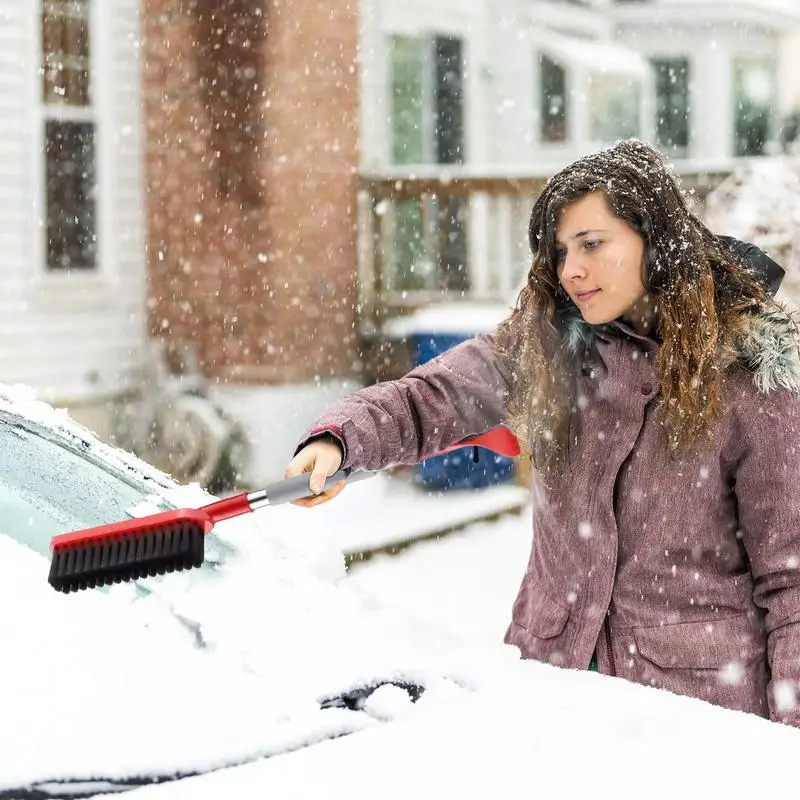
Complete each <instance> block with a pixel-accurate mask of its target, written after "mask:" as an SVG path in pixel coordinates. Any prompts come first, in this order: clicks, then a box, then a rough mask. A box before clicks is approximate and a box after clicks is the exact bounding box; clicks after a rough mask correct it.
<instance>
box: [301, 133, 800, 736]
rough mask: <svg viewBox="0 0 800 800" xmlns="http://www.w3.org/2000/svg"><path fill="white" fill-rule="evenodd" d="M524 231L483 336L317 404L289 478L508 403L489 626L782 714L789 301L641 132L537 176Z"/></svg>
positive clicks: (414, 450)
mask: <svg viewBox="0 0 800 800" xmlns="http://www.w3.org/2000/svg"><path fill="white" fill-rule="evenodd" d="M530 243H531V249H532V254H533V263H532V267H531V269H530V273H529V276H528V282H527V285H526V287H525V288H524V289H523V291H522V293H521V294H520V297H519V300H518V303H517V306H516V308H515V310H514V311H513V313H512V314H511V316H510V317H509V318H508V319H507V320H506V321H505V322H504V323H503V324H502V325H501V326H500V328H499V330H498V332H497V335H496V337H491V336H479V337H476V338H475V339H472V340H470V341H468V342H466V343H464V344H462V345H460V346H458V347H456V348H454V349H452V350H450V351H448V352H447V353H445V354H443V355H442V356H440V357H439V358H438V359H435V360H434V361H431V362H428V363H427V364H425V365H424V366H422V367H419V368H417V369H415V370H414V371H412V372H411V373H409V374H408V375H407V376H405V377H404V378H402V379H400V380H397V381H392V382H388V383H384V384H379V385H377V386H373V387H369V388H366V389H363V390H361V391H358V392H356V393H355V394H353V395H351V396H349V397H347V398H345V399H343V400H341V401H340V402H338V403H336V404H335V405H334V406H333V407H332V408H330V409H329V410H328V412H327V413H325V414H324V415H323V416H322V418H321V419H320V420H319V421H318V422H317V423H316V425H315V426H314V427H313V428H312V429H311V431H310V432H309V433H308V435H307V436H306V437H305V438H304V441H303V444H302V446H301V448H300V449H299V452H298V453H297V455H296V457H295V458H294V460H293V461H292V463H291V464H290V465H289V468H288V470H287V474H288V475H294V474H299V473H301V472H304V471H311V472H312V476H311V479H310V480H311V485H312V489H314V488H315V487H316V489H318V488H319V482H320V481H321V480H322V479H323V478H324V476H326V475H330V474H332V473H333V472H334V471H335V470H336V469H337V467H339V465H340V463H343V464H344V466H346V467H353V468H355V469H379V468H381V467H384V466H386V465H388V464H395V463H408V464H411V463H415V462H417V461H419V460H420V459H422V458H424V457H426V456H427V455H429V454H431V453H433V452H435V451H438V450H441V449H443V448H445V447H447V446H449V445H451V444H453V443H455V442H458V441H460V440H462V439H465V438H467V437H470V436H472V435H475V434H478V433H481V432H483V431H485V430H487V429H489V428H491V427H493V426H495V425H497V424H499V423H508V424H510V425H511V426H512V428H513V429H514V431H515V432H516V433H517V435H518V437H519V438H520V439H521V440H522V441H525V442H527V443H528V444H529V446H530V451H531V453H532V459H533V464H534V474H535V476H536V477H537V479H538V481H539V482H540V483H541V485H542V487H543V488H544V491H545V496H546V501H545V502H544V503H543V504H541V507H540V508H537V511H536V518H535V529H536V546H535V547H534V548H533V549H532V552H531V557H530V561H529V564H528V567H527V570H526V572H525V576H524V578H523V581H522V585H521V587H520V590H519V595H518V597H517V600H516V602H515V604H514V608H513V612H512V620H511V624H510V626H509V629H508V632H507V634H506V641H507V642H509V643H512V644H514V645H516V646H517V647H518V648H519V650H520V652H521V654H522V656H523V657H525V658H534V659H539V660H542V661H547V662H550V663H552V664H556V665H560V666H565V667H570V668H578V669H585V668H587V667H589V666H590V665H596V668H597V669H598V670H599V671H600V672H602V673H606V674H610V675H618V676H621V677H624V678H628V679H630V680H632V681H635V682H638V683H643V684H646V685H651V686H657V687H662V688H666V689H669V690H671V691H674V692H677V693H680V694H686V695H691V696H694V697H698V698H702V699H704V700H708V701H710V702H712V703H716V704H718V705H721V706H725V707H728V708H734V709H740V710H743V711H748V712H752V713H754V714H759V715H761V716H769V717H771V718H773V719H776V720H781V721H783V722H787V723H790V724H800V708H798V707H796V703H795V701H796V696H797V692H798V689H800V684H799V683H798V681H800V656H799V655H798V654H800V489H798V483H799V481H798V478H800V436H799V435H800V396H799V395H798V390H799V389H800V350H799V348H798V343H799V342H800V338H799V336H798V330H797V327H796V325H795V323H794V321H793V320H792V318H791V316H790V315H789V313H788V312H786V311H785V310H783V309H782V308H781V307H780V306H779V305H778V304H777V303H776V302H775V301H773V300H772V299H771V298H770V294H769V292H768V291H767V288H766V282H765V281H764V280H762V277H763V276H762V275H760V274H759V273H758V271H757V270H755V269H754V268H753V267H752V266H751V265H745V263H744V262H743V261H741V260H740V258H739V256H738V255H737V254H736V253H735V252H734V250H733V249H732V248H731V246H730V242H729V241H725V240H723V239H722V238H720V237H716V236H714V235H713V234H712V233H711V232H710V231H709V230H708V229H707V228H706V227H705V226H704V225H703V224H702V222H700V221H699V219H697V217H695V216H694V215H693V214H692V212H691V211H690V210H689V209H688V207H687V204H686V201H685V199H684V197H683V195H682V193H681V191H680V189H679V186H678V184H677V183H676V180H675V178H674V177H673V175H672V174H671V172H670V171H669V170H668V168H667V167H666V165H665V164H664V162H663V160H662V158H661V156H660V155H659V154H658V153H657V152H656V151H655V150H653V149H652V148H650V147H649V146H647V145H645V144H643V143H641V142H637V141H626V142H622V143H620V144H618V145H616V146H615V147H613V148H609V149H607V150H604V151H601V152H599V153H596V154H593V155H590V156H588V157H586V158H583V159H581V160H579V161H577V162H576V163H574V164H572V165H570V166H569V167H567V168H566V169H564V170H563V171H562V172H560V173H559V174H558V175H556V176H555V177H553V178H552V179H551V180H550V181H549V182H548V184H547V186H546V187H545V189H544V191H543V193H542V194H541V196H540V197H539V198H538V200H537V201H536V204H535V205H534V208H533V212H532V216H531V224H530ZM340 489H341V485H340V486H339V487H337V488H335V489H333V490H331V491H329V492H327V493H326V494H322V495H319V496H317V497H315V498H313V499H309V500H306V501H303V503H304V504H305V505H315V504H317V503H319V502H324V501H326V500H328V499H330V498H331V497H333V496H335V494H336V493H337V492H338V491H339V490H340Z"/></svg>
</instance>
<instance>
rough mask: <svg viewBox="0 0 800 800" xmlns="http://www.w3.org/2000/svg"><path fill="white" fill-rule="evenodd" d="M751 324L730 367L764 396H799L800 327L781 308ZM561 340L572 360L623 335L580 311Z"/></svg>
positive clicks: (763, 312) (767, 309)
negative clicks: (789, 393)
mask: <svg viewBox="0 0 800 800" xmlns="http://www.w3.org/2000/svg"><path fill="white" fill-rule="evenodd" d="M749 317H750V320H749V324H748V325H746V326H745V328H744V331H743V333H742V335H741V336H740V338H739V340H738V342H737V343H736V345H735V347H734V348H733V352H731V354H730V364H734V363H738V364H740V365H741V366H742V367H744V368H745V369H746V370H748V371H749V372H751V373H752V374H753V381H754V383H755V385H756V387H757V388H758V390H759V391H760V392H762V393H764V394H768V393H769V392H773V391H775V390H777V389H788V390H790V391H793V392H800V324H798V321H797V319H796V317H795V316H794V315H793V314H792V313H791V312H790V311H789V310H787V309H785V308H783V307H781V306H780V305H777V304H776V305H769V306H763V307H762V308H760V309H759V310H758V311H756V312H750V313H749ZM561 324H562V330H563V334H562V340H563V342H564V348H565V350H566V352H567V353H568V354H570V355H572V356H576V357H577V356H578V355H580V354H581V353H584V352H586V351H589V350H591V349H592V348H593V345H594V344H595V342H596V341H597V339H598V338H607V337H608V336H609V335H623V334H621V331H620V329H616V330H615V326H614V325H613V324H609V325H599V326H593V325H590V324H589V323H588V322H586V321H585V320H584V319H583V317H582V316H581V314H580V312H579V311H578V309H577V308H575V309H570V312H569V313H567V314H564V315H563V316H562V318H561Z"/></svg>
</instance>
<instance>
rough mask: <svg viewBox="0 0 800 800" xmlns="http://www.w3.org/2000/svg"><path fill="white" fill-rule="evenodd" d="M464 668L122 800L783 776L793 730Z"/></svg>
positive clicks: (531, 790)
mask: <svg viewBox="0 0 800 800" xmlns="http://www.w3.org/2000/svg"><path fill="white" fill-rule="evenodd" d="M471 672H472V676H473V679H474V680H475V681H476V683H475V690H474V691H471V692H463V691H458V690H455V689H453V688H452V687H450V688H449V689H448V688H447V687H445V686H443V685H442V686H440V687H439V688H438V689H432V690H430V691H428V692H426V693H425V695H424V696H423V697H422V698H421V699H420V701H419V703H418V704H417V705H416V707H415V708H414V711H413V713H410V714H406V715H404V716H402V717H400V718H398V719H397V720H396V721H395V722H394V723H393V724H392V725H387V726H376V727H374V728H372V729H369V730H365V731H362V732H358V733H356V734H354V735H353V736H349V737H346V738H341V739H338V740H335V741H327V742H323V743H321V744H319V745H317V746H315V747H312V748H307V749H304V750H298V751H296V752H294V753H290V754H288V755H286V756H283V757H281V758H277V759H270V760H267V761H261V762H257V763H253V764H249V765H245V766H242V767H237V768H232V769H224V770H220V771H218V772H216V773H214V774H212V775H206V776H201V777H198V778H190V779H188V780H186V781H180V782H177V783H173V784H170V785H166V786H153V787H147V788H142V789H138V790H136V791H134V792H132V793H131V795H130V800H216V798H220V797H237V798H250V797H280V798H281V800H306V798H315V797H326V798H345V797H346V798H347V800H372V798H375V797H380V798H382V800H407V798H410V797H411V798H426V800H427V798H440V797H447V798H453V800H473V799H474V798H487V797H497V798H525V797H530V798H545V797H559V798H569V799H570V800H572V798H576V799H577V798H581V799H582V798H603V800H605V798H609V799H610V798H618V797H620V796H625V795H627V794H634V795H637V794H642V793H643V794H644V795H645V796H646V797H648V798H664V799H665V800H667V799H668V800H675V798H678V797H680V798H687V799H690V800H708V798H717V797H720V798H722V797H724V798H728V799H730V800H738V799H740V798H741V800H751V798H753V797H768V796H773V797H779V796H783V795H784V794H785V793H786V791H787V788H788V787H790V786H792V785H793V784H792V782H793V777H792V773H791V767H790V765H792V764H794V763H795V761H796V754H797V748H798V746H800V731H798V730H796V729H794V728H789V727H787V726H784V725H779V724H776V723H772V722H768V721H767V720H764V719H761V718H759V717H755V716H753V715H750V714H744V713H740V712H735V711H729V710H726V709H722V708H718V707H716V706H712V705H710V704H707V703H703V702H700V701H698V700H694V699H690V698H686V697H678V696H676V695H672V694H670V693H668V692H664V691H660V690H656V689H649V688H647V687H644V686H639V685H635V684H632V683H628V682H626V681H623V680H619V679H618V678H609V677H606V676H603V675H598V674H596V673H592V672H576V671H574V670H564V669H560V668H557V667H551V666H549V665H544V664H539V663H536V662H532V661H528V662H523V661H517V662H515V663H514V664H510V665H504V668H503V669H502V670H501V669H500V668H499V665H497V664H487V663H483V664H480V663H476V664H473V665H472V667H471ZM742 759H744V760H745V761H743V760H742ZM748 765H749V766H748Z"/></svg>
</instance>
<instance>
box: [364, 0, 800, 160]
mask: <svg viewBox="0 0 800 800" xmlns="http://www.w3.org/2000/svg"><path fill="white" fill-rule="evenodd" d="M361 7H362V53H363V58H364V60H363V65H362V77H363V109H364V116H363V120H362V142H363V147H362V164H363V167H364V168H365V169H366V170H373V169H376V168H382V167H385V166H387V165H389V164H409V163H426V162H427V163H431V162H437V161H438V162H440V163H441V162H445V163H446V162H447V161H451V160H456V161H463V162H466V163H472V164H506V165H512V164H513V165H515V166H516V167H517V169H519V168H520V167H524V165H529V166H542V165H544V166H545V167H546V166H547V165H549V166H551V167H552V165H553V164H557V163H563V162H566V161H569V160H571V159H572V158H574V157H577V156H578V155H580V154H581V153H583V152H586V151H588V150H591V149H594V148H595V147H597V146H598V145H602V144H604V143H606V142H609V141H614V140H615V139H618V138H621V137H624V136H626V135H637V136H639V137H641V138H644V139H648V140H651V141H653V142H655V143H656V144H658V145H659V146H661V147H662V148H663V149H664V150H666V151H667V152H669V153H670V154H671V155H672V156H675V157H691V158H697V159H704V160H708V159H718V160H719V159H723V160H724V159H728V158H730V157H734V156H745V155H753V154H758V153H761V152H763V151H764V149H765V140H766V145H767V147H766V149H767V150H768V149H769V147H768V145H769V141H770V140H771V139H774V138H775V137H776V134H777V125H778V122H779V118H780V114H779V112H780V110H781V108H780V105H781V104H782V105H784V106H785V105H786V104H787V103H788V102H789V99H788V98H790V97H791V96H792V87H795V88H794V91H795V92H796V91H797V89H796V87H797V84H796V75H795V74H794V73H793V71H792V69H791V66H788V67H787V64H790V63H791V59H792V57H794V58H796V57H797V55H796V53H794V52H793V51H792V49H791V47H790V46H786V44H787V43H789V42H791V41H793V40H792V38H791V37H792V34H793V33H796V32H797V31H800V4H799V3H797V2H796V0H738V2H735V3H734V2H728V0H617V2H612V0H571V1H568V0H506V2H503V3H501V4H498V3H493V2H490V1H489V0H484V2H476V1H475V0H469V1H467V0H446V1H444V2H439V3H436V4H430V3H427V2H424V0H406V1H405V2H403V3H397V2H392V0H362V3H361ZM794 41H795V42H796V41H797V40H796V39H794ZM781 54H783V56H784V57H783V60H782V58H781ZM459 56H460V57H461V58H462V59H463V61H462V67H461V71H460V72H458V73H457V74H455V75H454V74H453V70H452V67H450V66H448V63H450V64H453V63H456V62H457V61H458V57H459ZM448 59H449V61H448ZM787 59H788V61H787ZM444 76H448V77H447V81H449V83H450V85H449V86H445V84H444V82H443V81H444ZM793 81H794V82H793ZM453 84H455V86H453ZM795 96H796V95H795ZM437 104H438V106H437ZM437 112H438V118H439V119H444V122H445V127H446V128H449V129H450V133H449V137H450V138H449V140H448V141H446V142H443V141H439V140H441V139H442V133H441V131H438V132H437V128H436V125H435V124H434V120H435V119H436V118H437ZM454 121H455V122H456V123H457V124H455V125H454V124H453V123H454ZM437 136H438V137H439V140H437ZM456 139H457V140H458V141H456ZM442 145H443V146H444V149H443V150H442V149H441V148H442ZM437 147H439V149H440V150H441V152H439V151H437ZM454 154H457V156H456V157H454Z"/></svg>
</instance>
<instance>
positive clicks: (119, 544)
mask: <svg viewBox="0 0 800 800" xmlns="http://www.w3.org/2000/svg"><path fill="white" fill-rule="evenodd" d="M205 538H206V537H205V532H204V530H203V527H202V526H201V525H200V524H199V523H196V522H192V521H185V522H175V523H173V524H171V525H164V526H161V527H159V528H157V529H155V530H153V529H149V530H148V529H146V530H143V531H139V532H137V533H134V534H124V535H122V536H113V537H105V538H102V539H96V540H94V541H93V540H91V539H88V540H87V541H85V542H80V543H78V544H69V545H64V546H61V547H56V548H55V550H54V551H53V558H52V563H51V566H50V577H49V579H48V580H49V582H50V585H51V586H52V587H53V588H54V589H57V590H58V591H59V592H65V593H66V592H77V591H79V590H80V589H92V588H94V587H95V586H105V585H107V584H112V583H121V582H122V581H133V580H136V579H137V578H146V577H149V576H153V575H164V574H165V573H167V572H178V571H180V570H186V569H193V568H194V567H200V566H202V564H203V559H204V557H205Z"/></svg>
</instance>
